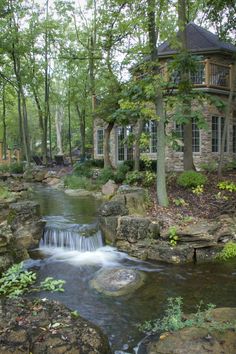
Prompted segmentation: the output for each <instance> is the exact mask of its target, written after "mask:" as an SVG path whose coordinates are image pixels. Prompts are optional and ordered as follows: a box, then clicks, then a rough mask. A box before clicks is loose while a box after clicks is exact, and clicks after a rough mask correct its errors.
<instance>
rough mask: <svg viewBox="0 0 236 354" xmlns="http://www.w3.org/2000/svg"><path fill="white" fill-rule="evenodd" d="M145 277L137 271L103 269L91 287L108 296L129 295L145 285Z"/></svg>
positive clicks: (91, 282)
mask: <svg viewBox="0 0 236 354" xmlns="http://www.w3.org/2000/svg"><path fill="white" fill-rule="evenodd" d="M144 278H145V275H144V273H142V272H139V271H137V270H135V269H128V268H117V269H105V270H104V269H102V270H100V271H99V272H98V273H97V275H96V276H95V278H94V279H92V280H91V281H90V285H91V287H93V288H95V289H96V290H97V291H99V292H101V293H103V294H105V295H108V296H121V295H127V294H130V293H132V292H133V291H135V290H136V289H138V288H139V287H140V286H141V285H143V283H144Z"/></svg>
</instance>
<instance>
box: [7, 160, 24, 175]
mask: <svg viewBox="0 0 236 354" xmlns="http://www.w3.org/2000/svg"><path fill="white" fill-rule="evenodd" d="M9 171H10V172H11V173H23V172H24V165H23V163H22V162H15V163H12V164H11V165H9Z"/></svg>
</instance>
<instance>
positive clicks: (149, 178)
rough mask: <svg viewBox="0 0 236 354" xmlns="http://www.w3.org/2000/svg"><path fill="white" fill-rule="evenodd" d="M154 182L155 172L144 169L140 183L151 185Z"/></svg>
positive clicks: (145, 185) (146, 185)
mask: <svg viewBox="0 0 236 354" xmlns="http://www.w3.org/2000/svg"><path fill="white" fill-rule="evenodd" d="M155 182H156V174H155V173H154V172H152V171H146V172H144V175H143V182H142V185H143V186H144V187H151V186H152V185H153V184H154V183H155Z"/></svg>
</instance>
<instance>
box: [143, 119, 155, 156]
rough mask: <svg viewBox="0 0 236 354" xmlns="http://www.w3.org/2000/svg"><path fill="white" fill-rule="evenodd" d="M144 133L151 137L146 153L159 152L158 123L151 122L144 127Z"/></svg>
mask: <svg viewBox="0 0 236 354" xmlns="http://www.w3.org/2000/svg"><path fill="white" fill-rule="evenodd" d="M144 132H145V133H146V134H148V135H149V147H148V148H147V149H146V152H149V153H155V152H157V121H155V120H150V121H148V122H146V124H145V126H144Z"/></svg>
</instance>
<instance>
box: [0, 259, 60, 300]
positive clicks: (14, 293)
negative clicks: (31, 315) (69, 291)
mask: <svg viewBox="0 0 236 354" xmlns="http://www.w3.org/2000/svg"><path fill="white" fill-rule="evenodd" d="M36 280H37V276H36V273H34V272H32V271H28V270H26V269H24V267H23V263H22V262H21V263H19V264H14V265H13V266H12V267H10V268H9V269H8V270H7V271H5V272H4V273H3V274H2V276H1V278H0V295H1V296H4V297H8V298H15V297H18V296H21V295H23V294H24V293H27V292H33V291H34V292H35V291H40V290H45V291H59V292H63V291H64V289H63V285H64V284H65V281H64V280H56V279H53V278H51V277H48V278H46V279H44V280H43V281H42V282H41V283H40V284H39V285H38V286H34V287H33V285H35V283H36Z"/></svg>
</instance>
